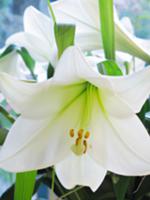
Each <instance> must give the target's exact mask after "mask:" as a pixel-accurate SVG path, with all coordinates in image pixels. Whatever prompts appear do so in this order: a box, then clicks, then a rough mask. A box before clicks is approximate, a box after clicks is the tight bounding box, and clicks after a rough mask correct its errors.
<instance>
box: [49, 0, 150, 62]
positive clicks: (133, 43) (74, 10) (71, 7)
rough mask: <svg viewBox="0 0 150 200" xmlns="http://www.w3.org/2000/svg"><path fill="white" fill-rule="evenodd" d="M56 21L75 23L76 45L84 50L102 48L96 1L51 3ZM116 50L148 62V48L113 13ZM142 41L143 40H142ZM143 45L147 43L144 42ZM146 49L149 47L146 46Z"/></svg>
mask: <svg viewBox="0 0 150 200" xmlns="http://www.w3.org/2000/svg"><path fill="white" fill-rule="evenodd" d="M52 7H53V10H54V13H55V15H56V19H57V21H58V22H60V23H75V24H76V27H77V29H76V30H77V35H76V44H77V45H79V46H80V47H81V48H82V49H84V50H93V49H100V48H102V41H101V38H100V20H99V5H98V0H76V1H74V0H59V1H56V2H54V3H52ZM114 20H115V33H116V48H117V50H120V51H124V52H127V53H129V54H131V55H134V56H136V57H139V58H141V59H143V60H145V61H146V62H150V53H149V50H150V48H148V49H147V48H146V46H144V47H143V45H142V44H143V43H141V40H140V39H138V38H136V37H135V36H134V35H133V34H131V26H130V27H129V28H128V29H126V28H125V27H124V26H123V25H122V24H121V22H120V21H119V18H118V16H117V13H116V10H115V12H114ZM142 41H143V40H142ZM145 43H147V42H146V41H145ZM147 46H148V47H149V46H150V45H147Z"/></svg>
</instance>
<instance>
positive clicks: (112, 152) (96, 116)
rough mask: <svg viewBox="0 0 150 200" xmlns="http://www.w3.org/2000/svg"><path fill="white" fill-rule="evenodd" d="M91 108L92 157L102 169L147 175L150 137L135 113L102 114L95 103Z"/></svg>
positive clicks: (149, 158) (149, 169) (149, 161)
mask: <svg viewBox="0 0 150 200" xmlns="http://www.w3.org/2000/svg"><path fill="white" fill-rule="evenodd" d="M99 108H101V106H99ZM94 109H95V110H93V119H92V122H91V123H92V124H91V126H92V128H91V145H92V148H91V149H89V153H90V154H91V156H93V158H94V159H95V160H96V161H97V162H99V163H100V164H101V165H102V166H103V167H104V168H106V169H108V170H110V171H112V172H115V173H118V174H122V175H129V176H133V175H147V174H149V173H150V154H149V152H150V137H149V135H148V133H147V131H146V129H145V128H144V126H143V125H142V123H141V122H140V120H139V119H138V117H137V116H136V115H134V114H132V115H130V116H128V117H125V118H119V117H114V116H111V115H109V114H108V113H104V112H103V110H102V108H101V109H99V110H98V104H97V106H95V108H94ZM116 110H117V107H116ZM116 112H117V111H116Z"/></svg>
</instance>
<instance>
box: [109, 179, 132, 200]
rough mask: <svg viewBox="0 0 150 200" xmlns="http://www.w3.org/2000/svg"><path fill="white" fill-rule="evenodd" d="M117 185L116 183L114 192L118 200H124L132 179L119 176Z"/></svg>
mask: <svg viewBox="0 0 150 200" xmlns="http://www.w3.org/2000/svg"><path fill="white" fill-rule="evenodd" d="M118 178H119V180H118V181H117V183H114V184H113V186H114V191H115V194H116V200H124V199H125V194H126V192H127V189H128V186H129V184H130V177H125V176H119V177H118Z"/></svg>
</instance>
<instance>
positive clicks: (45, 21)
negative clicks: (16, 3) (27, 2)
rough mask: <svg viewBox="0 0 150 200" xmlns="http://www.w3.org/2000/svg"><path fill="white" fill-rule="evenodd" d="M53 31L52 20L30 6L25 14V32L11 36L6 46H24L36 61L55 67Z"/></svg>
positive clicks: (55, 52) (55, 49)
mask: <svg viewBox="0 0 150 200" xmlns="http://www.w3.org/2000/svg"><path fill="white" fill-rule="evenodd" d="M53 30H54V27H53V22H52V20H51V19H50V18H49V17H47V16H46V15H44V14H42V13H41V12H39V11H38V10H37V9H35V8H34V7H32V6H30V7H28V8H27V9H26V10H25V13H24V32H19V33H16V34H14V35H12V36H10V37H9V38H8V40H7V41H6V44H7V45H9V44H16V45H18V46H23V47H25V48H26V49H27V50H28V51H29V53H30V54H31V56H32V57H33V58H34V59H35V60H36V61H38V62H44V63H49V62H51V63H52V64H54V65H55V62H56V54H57V47H56V43H55V37H54V31H53Z"/></svg>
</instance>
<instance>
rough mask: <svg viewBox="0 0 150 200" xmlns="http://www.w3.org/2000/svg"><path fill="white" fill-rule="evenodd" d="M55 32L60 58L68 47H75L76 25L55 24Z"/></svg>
mask: <svg viewBox="0 0 150 200" xmlns="http://www.w3.org/2000/svg"><path fill="white" fill-rule="evenodd" d="M54 31H55V40H56V44H57V48H58V58H60V57H61V55H62V53H63V52H64V50H65V49H66V48H67V47H69V46H72V45H74V38H75V25H73V24H56V23H55V25H54Z"/></svg>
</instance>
